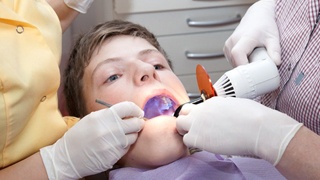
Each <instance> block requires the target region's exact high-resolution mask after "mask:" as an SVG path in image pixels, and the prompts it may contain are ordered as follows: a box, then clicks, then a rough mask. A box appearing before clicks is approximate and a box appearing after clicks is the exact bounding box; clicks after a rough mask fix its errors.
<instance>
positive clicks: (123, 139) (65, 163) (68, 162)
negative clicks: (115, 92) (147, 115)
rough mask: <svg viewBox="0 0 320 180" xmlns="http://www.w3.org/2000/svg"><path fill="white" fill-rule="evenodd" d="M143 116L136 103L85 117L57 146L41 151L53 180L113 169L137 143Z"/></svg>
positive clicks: (76, 177) (75, 177)
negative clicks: (131, 146)
mask: <svg viewBox="0 0 320 180" xmlns="http://www.w3.org/2000/svg"><path fill="white" fill-rule="evenodd" d="M142 117H143V111H142V110H141V109H140V108H139V107H138V106H136V105H135V104H134V103H132V102H122V103H118V104H115V105H113V106H112V107H111V108H109V109H103V110H99V111H96V112H93V113H91V114H89V115H87V116H85V117H84V118H83V119H81V120H80V121H79V122H78V123H77V124H76V125H74V126H73V127H72V128H71V129H70V130H69V131H67V132H66V133H65V134H64V136H63V137H62V138H61V139H59V140H58V141H57V142H56V143H55V144H53V145H51V146H47V147H44V148H42V149H41V150H40V153H41V157H42V159H43V162H44V165H45V168H46V171H47V174H48V177H49V179H79V178H81V177H84V176H88V175H92V174H97V173H100V172H103V171H106V170H108V169H110V168H112V166H113V165H114V164H115V163H116V162H117V161H118V160H119V159H120V158H121V157H122V156H123V155H124V154H125V153H126V152H127V151H128V149H129V147H130V145H131V144H133V143H134V142H135V141H136V139H137V136H138V132H139V131H140V130H141V129H142V128H143V126H144V120H142V119H141V118H142ZM124 118H126V119H125V120H123V119H124Z"/></svg>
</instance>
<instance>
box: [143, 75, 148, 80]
mask: <svg viewBox="0 0 320 180" xmlns="http://www.w3.org/2000/svg"><path fill="white" fill-rule="evenodd" d="M148 78H149V76H148V75H143V76H142V77H141V81H146V80H148Z"/></svg>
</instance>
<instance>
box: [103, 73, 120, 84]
mask: <svg viewBox="0 0 320 180" xmlns="http://www.w3.org/2000/svg"><path fill="white" fill-rule="evenodd" d="M119 77H120V75H118V74H115V75H112V76H110V77H109V78H108V79H107V80H106V81H105V82H106V83H110V82H113V81H115V80H117V79H118V78H119Z"/></svg>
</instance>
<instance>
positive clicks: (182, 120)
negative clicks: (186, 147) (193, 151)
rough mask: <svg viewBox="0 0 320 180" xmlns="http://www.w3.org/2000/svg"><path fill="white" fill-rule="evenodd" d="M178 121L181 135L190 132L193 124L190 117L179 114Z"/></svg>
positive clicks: (177, 125)
mask: <svg viewBox="0 0 320 180" xmlns="http://www.w3.org/2000/svg"><path fill="white" fill-rule="evenodd" d="M176 123H177V124H176V128H177V131H178V133H179V134H181V135H184V134H186V133H188V132H189V130H190V127H191V125H192V121H191V120H190V118H187V117H186V116H184V115H180V116H178V117H177V120H176Z"/></svg>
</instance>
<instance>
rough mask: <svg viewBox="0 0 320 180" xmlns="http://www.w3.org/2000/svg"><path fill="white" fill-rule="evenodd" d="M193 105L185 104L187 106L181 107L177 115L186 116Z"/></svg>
mask: <svg viewBox="0 0 320 180" xmlns="http://www.w3.org/2000/svg"><path fill="white" fill-rule="evenodd" d="M194 106H195V105H194V104H191V103H187V104H184V105H183V106H182V109H181V111H180V113H179V115H188V114H189V112H190V111H191V109H192V108H193V107H194Z"/></svg>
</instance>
